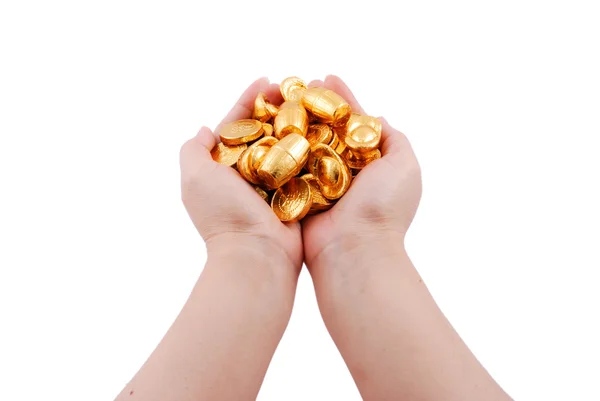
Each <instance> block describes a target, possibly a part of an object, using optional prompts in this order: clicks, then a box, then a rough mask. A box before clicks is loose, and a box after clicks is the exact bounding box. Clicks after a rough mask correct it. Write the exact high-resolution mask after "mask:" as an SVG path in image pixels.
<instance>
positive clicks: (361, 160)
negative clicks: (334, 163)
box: [342, 148, 381, 170]
mask: <svg viewBox="0 0 600 401" xmlns="http://www.w3.org/2000/svg"><path fill="white" fill-rule="evenodd" d="M342 157H343V159H344V160H345V161H346V163H347V164H348V167H350V168H351V169H353V170H362V169H363V168H365V167H367V165H368V164H369V163H371V162H373V161H375V160H377V159H381V151H380V150H379V149H375V150H372V151H371V152H369V153H365V154H360V153H355V152H353V151H352V149H350V148H346V150H345V151H344V154H343V155H342Z"/></svg>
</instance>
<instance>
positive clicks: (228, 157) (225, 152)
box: [210, 142, 248, 167]
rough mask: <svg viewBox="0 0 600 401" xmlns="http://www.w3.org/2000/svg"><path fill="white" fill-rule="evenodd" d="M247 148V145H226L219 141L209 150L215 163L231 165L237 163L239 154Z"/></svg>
mask: <svg viewBox="0 0 600 401" xmlns="http://www.w3.org/2000/svg"><path fill="white" fill-rule="evenodd" d="M247 148H248V145H246V144H242V145H238V146H227V145H225V144H224V143H221V142H219V143H218V144H217V145H216V146H215V147H214V148H213V149H212V150H211V151H210V155H211V156H212V158H213V160H214V161H216V162H217V163H221V164H223V165H225V166H229V167H233V166H235V164H236V163H237V161H238V159H239V158H240V156H241V154H242V153H244V151H245V150H246V149H247Z"/></svg>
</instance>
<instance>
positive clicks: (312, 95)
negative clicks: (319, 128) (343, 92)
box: [302, 87, 352, 126]
mask: <svg viewBox="0 0 600 401" xmlns="http://www.w3.org/2000/svg"><path fill="white" fill-rule="evenodd" d="M302 105H303V106H304V107H305V108H306V110H308V111H310V112H311V113H312V114H314V115H315V116H316V117H317V118H319V120H321V122H324V123H327V124H332V125H334V126H342V125H345V124H346V123H347V122H348V119H349V118H350V115H351V114H352V109H351V108H350V105H349V104H348V102H346V101H345V100H344V98H343V97H341V96H340V95H338V94H337V93H335V92H334V91H332V90H330V89H326V88H322V87H316V88H308V89H306V90H305V91H304V95H303V96H302Z"/></svg>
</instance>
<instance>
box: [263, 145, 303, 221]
mask: <svg viewBox="0 0 600 401" xmlns="http://www.w3.org/2000/svg"><path fill="white" fill-rule="evenodd" d="M302 139H304V138H302ZM311 204H312V201H311V190H310V185H308V182H306V181H305V180H303V179H302V178H297V177H296V178H292V179H291V180H289V181H288V182H287V183H285V184H284V185H283V186H282V187H281V188H279V189H278V190H277V191H275V193H274V194H273V199H271V208H272V209H273V211H274V212H275V215H276V216H277V217H278V218H279V220H281V221H283V222H286V223H293V222H296V221H298V220H301V219H302V218H303V217H304V216H306V214H307V213H308V211H309V210H310V206H311Z"/></svg>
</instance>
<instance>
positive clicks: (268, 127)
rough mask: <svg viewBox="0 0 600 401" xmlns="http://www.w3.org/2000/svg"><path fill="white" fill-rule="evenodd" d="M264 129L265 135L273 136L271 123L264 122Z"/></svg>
mask: <svg viewBox="0 0 600 401" xmlns="http://www.w3.org/2000/svg"><path fill="white" fill-rule="evenodd" d="M263 131H264V132H265V133H264V135H265V136H273V126H272V125H271V124H269V123H263Z"/></svg>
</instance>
